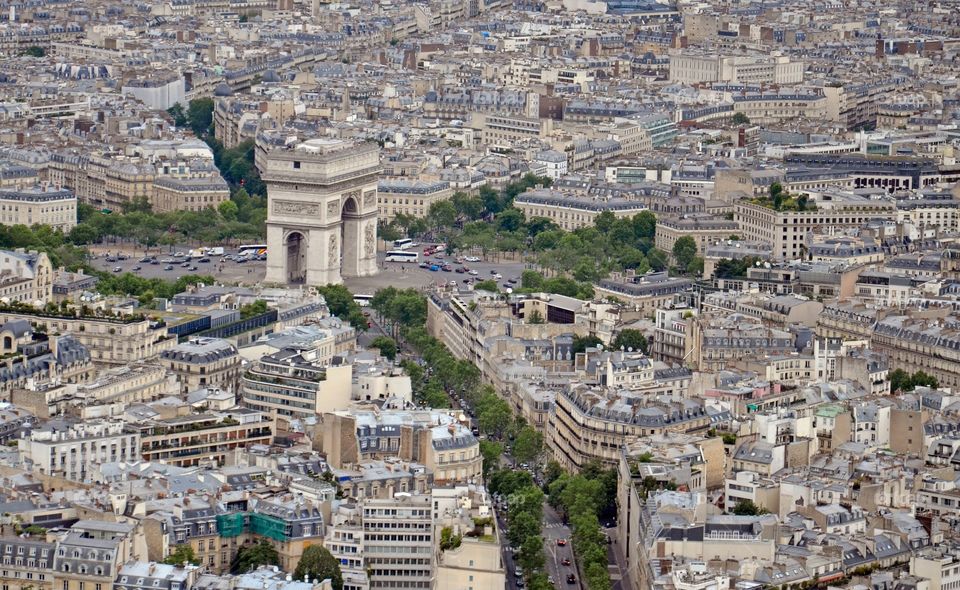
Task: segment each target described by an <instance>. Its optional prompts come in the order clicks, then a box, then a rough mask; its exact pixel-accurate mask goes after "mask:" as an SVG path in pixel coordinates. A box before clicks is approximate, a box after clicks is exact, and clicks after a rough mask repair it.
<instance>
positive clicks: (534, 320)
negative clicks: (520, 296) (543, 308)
mask: <svg viewBox="0 0 960 590" xmlns="http://www.w3.org/2000/svg"><path fill="white" fill-rule="evenodd" d="M527 323H528V324H543V323H545V320H544V319H543V314H542V313H540V310H537V309H535V310H533V311H532V312H530V317H528V318H527Z"/></svg>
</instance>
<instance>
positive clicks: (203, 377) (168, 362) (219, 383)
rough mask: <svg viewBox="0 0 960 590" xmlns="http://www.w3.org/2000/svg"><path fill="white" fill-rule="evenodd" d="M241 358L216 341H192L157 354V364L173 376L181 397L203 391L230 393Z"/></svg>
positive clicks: (238, 374)
mask: <svg viewBox="0 0 960 590" xmlns="http://www.w3.org/2000/svg"><path fill="white" fill-rule="evenodd" d="M241 361H242V358H241V357H240V354H239V353H238V352H237V348H236V347H235V346H234V345H233V344H231V343H230V342H229V341H227V340H221V339H219V338H192V339H190V340H187V341H186V342H182V343H180V344H177V345H176V346H175V347H173V348H171V349H170V350H165V351H163V352H162V353H160V363H161V364H162V365H163V366H164V367H166V368H167V369H169V370H170V371H171V372H172V373H173V374H174V375H176V378H177V381H178V382H179V383H180V391H181V393H187V392H190V391H193V390H195V389H201V388H204V387H220V388H223V389H227V390H233V389H234V388H235V387H236V384H237V379H238V377H239V376H240V363H241Z"/></svg>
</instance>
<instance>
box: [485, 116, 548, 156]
mask: <svg viewBox="0 0 960 590" xmlns="http://www.w3.org/2000/svg"><path fill="white" fill-rule="evenodd" d="M470 127H471V128H472V129H475V130H476V131H477V135H478V137H479V141H480V143H481V144H482V145H496V146H503V147H504V148H506V149H512V148H513V147H514V146H515V145H516V144H517V143H519V142H521V141H523V140H526V139H544V138H546V137H547V136H549V135H550V133H551V132H552V131H553V120H552V119H536V118H528V117H524V116H520V115H512V116H511V115H505V114H504V115H500V114H485V113H473V114H472V116H471V118H470Z"/></svg>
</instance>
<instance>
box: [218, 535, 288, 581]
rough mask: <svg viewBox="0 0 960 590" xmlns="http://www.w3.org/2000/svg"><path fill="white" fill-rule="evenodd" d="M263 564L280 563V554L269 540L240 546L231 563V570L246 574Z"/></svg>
mask: <svg viewBox="0 0 960 590" xmlns="http://www.w3.org/2000/svg"><path fill="white" fill-rule="evenodd" d="M261 565H280V555H279V554H278V553H277V550H276V549H274V548H273V545H271V544H270V543H268V542H267V541H260V542H259V543H254V544H252V545H244V546H243V547H240V549H238V550H237V554H236V555H235V556H234V558H233V561H232V562H231V564H230V571H231V572H232V573H234V574H245V573H247V572H249V571H250V570H253V569H256V568H258V567H260V566H261Z"/></svg>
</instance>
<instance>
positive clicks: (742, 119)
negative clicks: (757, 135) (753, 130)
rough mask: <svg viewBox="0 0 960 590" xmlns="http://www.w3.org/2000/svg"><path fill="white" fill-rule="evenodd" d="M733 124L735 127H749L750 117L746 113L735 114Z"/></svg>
mask: <svg viewBox="0 0 960 590" xmlns="http://www.w3.org/2000/svg"><path fill="white" fill-rule="evenodd" d="M732 120H733V124H734V125H749V124H750V117H748V116H747V115H746V114H744V113H734V114H733V119H732Z"/></svg>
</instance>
